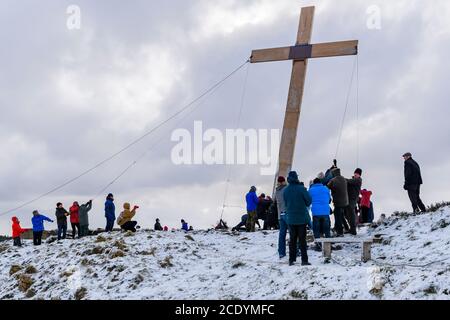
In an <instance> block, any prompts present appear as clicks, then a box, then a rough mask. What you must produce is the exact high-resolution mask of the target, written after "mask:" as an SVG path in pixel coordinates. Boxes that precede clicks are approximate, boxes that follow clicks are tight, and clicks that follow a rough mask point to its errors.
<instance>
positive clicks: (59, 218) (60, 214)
mask: <svg viewBox="0 0 450 320" xmlns="http://www.w3.org/2000/svg"><path fill="white" fill-rule="evenodd" d="M66 214H68V212H67V210H66V209H64V208H56V212H55V216H56V222H57V223H58V225H61V224H67V216H66Z"/></svg>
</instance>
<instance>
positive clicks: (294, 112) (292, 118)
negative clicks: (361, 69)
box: [250, 7, 358, 181]
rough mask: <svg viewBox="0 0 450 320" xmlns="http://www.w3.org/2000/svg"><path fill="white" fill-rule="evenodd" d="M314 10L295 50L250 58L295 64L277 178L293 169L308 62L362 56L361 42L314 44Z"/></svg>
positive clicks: (307, 11) (306, 13) (305, 13)
mask: <svg viewBox="0 0 450 320" xmlns="http://www.w3.org/2000/svg"><path fill="white" fill-rule="evenodd" d="M314 10H315V7H304V8H302V11H301V14H300V23H299V27H298V33H297V41H296V44H295V46H291V47H282V48H271V49H261V50H253V51H252V55H251V57H250V62H251V63H259V62H271V61H284V60H293V66H292V75H291V83H290V87H289V95H288V101H287V106H286V113H285V118H284V125H283V133H282V136H281V144H280V151H279V160H278V161H279V163H278V172H277V174H276V177H278V176H280V175H281V176H284V177H286V176H287V174H288V173H289V171H291V168H292V162H293V159H294V150H295V141H296V138H297V130H298V123H299V119H300V110H301V104H302V99H303V90H304V85H305V78H306V68H307V65H308V59H312V58H326V57H338V56H348V55H357V54H358V41H357V40H352V41H339V42H328V43H318V44H310V42H311V34H312V26H313V20H314ZM276 177H275V181H276Z"/></svg>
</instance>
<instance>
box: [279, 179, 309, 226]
mask: <svg viewBox="0 0 450 320" xmlns="http://www.w3.org/2000/svg"><path fill="white" fill-rule="evenodd" d="M288 182H289V185H288V186H287V187H286V188H285V189H284V192H283V199H284V203H285V206H286V215H287V216H286V217H287V224H288V225H301V224H309V223H310V222H311V217H310V216H309V212H308V207H309V206H310V205H311V196H310V195H309V193H308V190H306V188H305V186H304V185H303V184H301V183H300V182H299V181H298V180H291V179H290V178H288Z"/></svg>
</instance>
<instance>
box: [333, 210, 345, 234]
mask: <svg viewBox="0 0 450 320" xmlns="http://www.w3.org/2000/svg"><path fill="white" fill-rule="evenodd" d="M344 212H345V207H335V208H334V229H335V230H336V233H337V235H338V236H342V235H344V227H343V222H342V221H343V220H344Z"/></svg>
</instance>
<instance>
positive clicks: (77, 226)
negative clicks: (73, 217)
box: [70, 222, 81, 239]
mask: <svg viewBox="0 0 450 320" xmlns="http://www.w3.org/2000/svg"><path fill="white" fill-rule="evenodd" d="M70 224H71V225H72V238H74V239H75V233H78V238H79V237H80V234H81V232H80V224H79V223H73V222H71V223H70ZM75 229H76V231H75ZM77 231H78V232H77Z"/></svg>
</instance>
